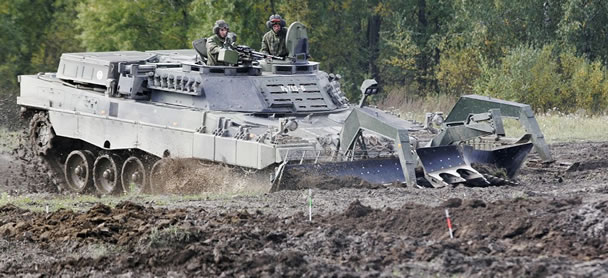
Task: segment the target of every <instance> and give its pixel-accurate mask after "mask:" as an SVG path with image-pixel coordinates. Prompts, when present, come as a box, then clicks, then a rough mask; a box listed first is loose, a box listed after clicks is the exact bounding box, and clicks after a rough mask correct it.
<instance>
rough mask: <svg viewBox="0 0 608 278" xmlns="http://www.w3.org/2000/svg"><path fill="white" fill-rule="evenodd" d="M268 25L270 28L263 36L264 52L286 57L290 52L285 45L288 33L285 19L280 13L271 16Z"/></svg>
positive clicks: (262, 50)
mask: <svg viewBox="0 0 608 278" xmlns="http://www.w3.org/2000/svg"><path fill="white" fill-rule="evenodd" d="M266 27H268V29H270V31H268V32H267V33H266V34H264V37H263V38H262V49H261V50H260V51H261V52H263V53H266V54H270V55H274V56H280V57H285V56H287V55H288V54H289V52H288V51H287V47H286V46H285V36H286V35H287V28H285V20H283V19H282V18H281V16H280V15H278V14H273V15H271V16H270V18H269V19H268V21H266Z"/></svg>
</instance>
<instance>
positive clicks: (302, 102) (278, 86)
mask: <svg viewBox="0 0 608 278" xmlns="http://www.w3.org/2000/svg"><path fill="white" fill-rule="evenodd" d="M264 88H265V90H263V94H264V99H265V100H266V102H267V103H268V104H269V106H270V108H285V107H293V109H295V110H296V111H324V110H328V109H333V108H334V107H333V106H334V105H333V104H331V101H329V102H328V100H327V99H326V98H325V96H324V94H323V93H322V92H321V89H320V88H319V86H318V85H317V83H314V82H310V81H306V82H289V83H279V82H268V83H267V84H265V86H264Z"/></svg>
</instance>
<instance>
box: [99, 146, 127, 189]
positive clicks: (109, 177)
mask: <svg viewBox="0 0 608 278" xmlns="http://www.w3.org/2000/svg"><path fill="white" fill-rule="evenodd" d="M121 162H122V161H121V159H120V157H119V156H117V155H114V154H104V155H100V156H99V157H97V159H95V163H94V165H93V182H94V184H95V188H97V193H99V194H102V195H109V194H118V193H122V192H123V191H124V190H123V188H122V183H121V181H120V168H118V167H119V165H122V163H121Z"/></svg>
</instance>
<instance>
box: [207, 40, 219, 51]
mask: <svg viewBox="0 0 608 278" xmlns="http://www.w3.org/2000/svg"><path fill="white" fill-rule="evenodd" d="M207 53H208V54H218V53H220V46H219V45H217V43H215V41H213V40H212V39H209V40H207Z"/></svg>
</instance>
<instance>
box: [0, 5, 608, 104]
mask: <svg viewBox="0 0 608 278" xmlns="http://www.w3.org/2000/svg"><path fill="white" fill-rule="evenodd" d="M273 13H279V14H281V15H282V16H283V18H285V19H286V21H287V22H288V23H291V22H293V21H299V22H302V23H303V24H305V25H306V26H307V27H308V34H309V45H310V51H311V53H310V54H311V56H312V59H313V60H316V61H319V62H321V68H322V69H323V70H325V71H327V72H332V73H339V74H341V75H342V76H343V77H344V78H343V80H342V81H343V88H345V90H346V91H347V95H348V96H349V97H350V98H351V99H353V100H355V99H357V98H358V97H359V96H358V90H357V87H358V86H359V85H360V82H361V81H362V80H363V79H365V78H376V79H377V80H378V81H379V82H380V84H381V85H382V86H383V87H384V88H385V91H387V92H389V91H390V93H391V94H405V95H408V96H427V95H435V94H449V95H461V94H470V93H477V94H484V95H491V96H496V97H501V98H505V99H509V100H514V101H520V102H526V103H529V104H531V105H532V106H533V107H534V108H535V109H536V110H537V111H546V110H549V109H557V110H560V111H563V112H575V111H576V110H579V109H584V110H585V111H586V112H587V113H590V114H598V113H605V112H606V111H607V110H608V79H607V76H606V74H607V70H606V63H607V62H608V43H607V42H608V30H607V29H608V3H605V1H594V0H493V1H487V0H335V1H317V0H264V1H262V0H260V1H249V0H13V1H2V3H0V40H1V41H2V43H1V44H0V74H2V76H3V77H4V78H3V79H2V81H0V89H2V91H3V92H4V93H6V92H13V93H14V92H16V88H17V79H16V76H17V75H19V74H32V73H36V72H41V71H55V69H56V66H57V64H58V60H59V57H60V55H61V53H64V52H78V51H114V50H152V49H178V48H189V47H191V42H192V41H193V40H195V39H197V38H200V37H206V36H209V35H211V28H212V26H213V23H214V22H215V21H216V20H217V19H224V20H226V21H227V22H228V23H229V24H230V27H231V31H234V32H236V33H237V35H238V43H239V44H246V45H249V46H251V47H253V48H256V49H259V48H260V42H261V38H262V35H263V34H264V33H265V32H266V31H267V29H266V27H265V22H266V20H267V19H268V16H270V15H271V14H273Z"/></svg>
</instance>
